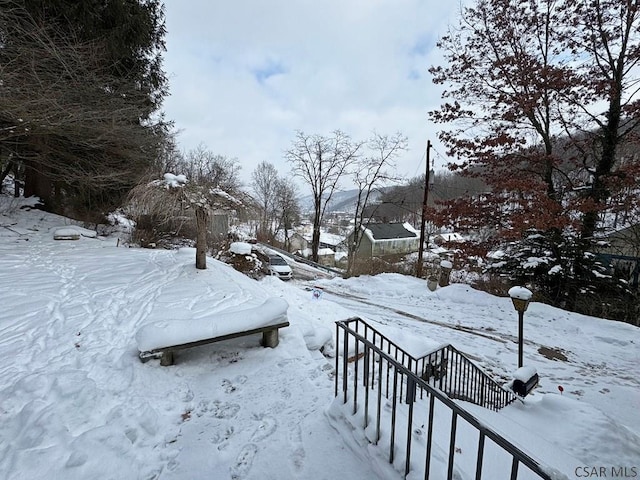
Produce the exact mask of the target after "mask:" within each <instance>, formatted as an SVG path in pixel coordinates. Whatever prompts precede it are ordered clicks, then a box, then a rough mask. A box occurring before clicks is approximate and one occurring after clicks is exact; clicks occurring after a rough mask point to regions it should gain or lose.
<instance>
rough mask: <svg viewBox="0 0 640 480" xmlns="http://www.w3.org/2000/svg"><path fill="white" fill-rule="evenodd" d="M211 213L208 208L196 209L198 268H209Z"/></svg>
mask: <svg viewBox="0 0 640 480" xmlns="http://www.w3.org/2000/svg"><path fill="white" fill-rule="evenodd" d="M208 220H209V212H207V209H206V208H203V207H196V231H197V233H196V268H197V269H198V270H205V269H206V268H207V223H208Z"/></svg>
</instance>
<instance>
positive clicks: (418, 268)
mask: <svg viewBox="0 0 640 480" xmlns="http://www.w3.org/2000/svg"><path fill="white" fill-rule="evenodd" d="M429 150H431V140H427V169H426V173H425V175H424V198H423V199H422V216H421V218H420V247H419V249H418V265H417V266H416V277H418V278H422V251H423V250H424V230H425V223H426V221H427V201H428V200H429Z"/></svg>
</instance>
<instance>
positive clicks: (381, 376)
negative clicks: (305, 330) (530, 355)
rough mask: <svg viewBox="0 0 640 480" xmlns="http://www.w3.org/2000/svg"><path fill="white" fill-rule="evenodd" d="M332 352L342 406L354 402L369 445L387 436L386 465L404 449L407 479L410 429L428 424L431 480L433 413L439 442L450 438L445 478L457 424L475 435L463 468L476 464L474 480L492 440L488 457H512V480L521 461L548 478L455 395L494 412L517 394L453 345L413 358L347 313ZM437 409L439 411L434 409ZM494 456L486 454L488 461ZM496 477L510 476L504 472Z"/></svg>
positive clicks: (536, 475) (452, 467)
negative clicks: (472, 449)
mask: <svg viewBox="0 0 640 480" xmlns="http://www.w3.org/2000/svg"><path fill="white" fill-rule="evenodd" d="M341 332H342V334H341ZM336 350H337V351H336V365H335V367H336V376H335V396H336V397H338V395H339V391H340V386H341V387H342V388H341V389H342V394H343V398H342V400H343V404H345V405H346V404H347V403H348V402H353V408H352V409H350V410H351V414H352V415H353V416H354V417H355V416H356V413H358V415H357V418H358V419H360V417H362V424H361V426H362V428H363V429H364V430H365V432H369V433H370V435H369V437H368V438H369V440H370V441H371V442H372V443H373V444H375V445H378V444H379V442H380V441H381V439H382V438H383V435H384V436H385V438H384V441H385V443H387V442H388V448H389V462H390V463H394V462H396V460H397V459H396V458H395V457H396V454H397V453H398V452H401V453H404V455H405V459H404V475H405V477H406V475H408V474H409V472H410V470H411V464H412V463H411V453H412V452H411V450H412V444H413V443H414V441H415V440H414V436H415V432H421V433H422V431H423V430H424V429H425V428H426V444H425V450H426V451H425V459H424V478H425V480H428V479H429V476H430V466H431V461H432V453H433V451H432V450H433V448H434V444H435V441H436V440H437V439H436V435H435V434H434V419H437V423H439V425H440V427H439V430H442V431H443V439H442V441H441V442H440V443H441V444H442V443H444V444H448V452H447V454H446V455H447V459H446V475H447V476H446V478H447V479H448V480H451V479H452V478H454V471H455V466H456V465H455V463H456V462H455V458H456V452H457V451H459V450H460V449H459V448H457V447H456V441H457V440H461V439H457V437H456V433H457V431H458V429H459V425H461V424H462V423H464V424H465V428H466V429H467V432H465V433H466V435H465V440H464V441H465V442H467V441H468V438H469V437H474V438H475V437H477V443H476V445H475V448H476V460H475V464H474V465H473V466H471V467H469V466H468V465H467V466H466V468H467V470H468V469H469V468H472V469H473V470H474V473H473V475H474V476H473V478H475V480H481V479H482V478H483V476H482V475H483V468H484V467H483V466H484V465H487V463H486V462H485V452H486V450H487V445H489V444H490V445H492V447H491V449H492V455H495V453H496V448H497V450H498V451H499V452H498V453H500V454H501V455H503V456H504V455H505V454H506V458H508V460H509V462H510V467H508V468H510V476H509V477H508V478H509V479H510V480H516V479H517V478H518V474H519V466H521V465H523V466H524V467H526V470H528V471H530V472H531V474H533V476H534V478H541V479H545V480H551V477H550V476H549V474H548V473H547V472H545V471H544V470H543V469H542V467H541V466H540V465H539V464H538V463H537V462H536V461H535V460H533V459H532V458H531V457H530V456H528V455H527V454H526V453H524V452H523V451H522V450H520V449H519V448H518V447H516V446H515V445H513V444H512V443H510V442H509V441H508V440H506V439H505V438H504V437H502V436H501V435H499V434H498V433H496V432H494V431H493V430H491V429H489V428H488V427H486V426H484V425H483V424H482V423H481V422H480V421H479V420H478V419H477V418H476V417H474V416H473V415H471V414H470V413H468V412H467V411H466V410H464V409H463V408H462V407H461V406H460V405H458V404H457V403H456V402H455V401H454V400H452V399H463V400H466V401H470V402H473V403H475V404H477V405H482V406H485V407H487V408H491V409H493V410H498V409H499V408H502V407H503V406H505V405H506V404H508V403H510V402H511V401H513V399H515V396H514V395H513V394H512V393H511V392H508V391H505V390H503V389H502V388H501V387H500V386H499V385H498V384H497V383H496V382H495V381H493V380H492V379H491V378H490V377H489V376H488V375H486V374H485V373H484V372H482V370H480V369H479V368H478V367H477V366H475V365H474V364H473V363H472V362H471V361H470V360H468V359H467V358H466V357H464V355H462V354H461V353H460V352H459V351H458V350H456V349H455V348H453V347H451V346H450V345H447V346H445V347H443V348H441V349H439V350H437V351H436V352H433V353H430V354H429V355H426V356H424V357H421V358H418V359H416V358H413V357H412V356H411V355H409V354H408V353H407V352H405V351H404V350H403V349H402V348H400V347H399V346H397V345H396V344H395V343H394V342H392V341H391V340H389V339H388V338H386V337H385V336H384V335H382V334H381V333H380V332H379V331H377V330H376V329H374V328H373V327H371V326H370V325H368V324H367V323H366V322H364V321H363V320H362V319H360V318H351V319H348V320H344V321H339V322H336ZM338 350H339V351H340V352H341V353H342V354H341V355H340V354H339V352H338ZM340 359H342V365H340ZM502 392H505V394H504V395H503V393H502ZM383 397H384V398H385V402H384V405H383ZM436 408H437V409H438V411H439V413H438V415H434V411H435V410H436ZM443 408H444V410H442V409H443ZM372 413H374V415H371V414H372ZM383 417H385V418H383ZM400 418H402V422H406V425H404V430H405V432H406V435H405V438H406V443H405V444H404V445H401V448H399V446H400V444H399V443H397V442H398V436H399V434H398V430H402V429H403V427H402V426H400V427H399V426H398V425H399V423H401V422H400V420H399V419H400ZM443 419H449V424H448V426H444V427H443V426H442V422H443ZM414 420H418V421H414ZM383 422H384V425H383ZM470 432H471V433H472V434H470ZM487 440H490V442H488V441H487ZM492 461H493V460H489V461H488V462H489V464H490V463H491V462H492ZM438 478H440V477H438ZM488 478H492V477H488ZM501 478H507V477H506V476H502V475H501Z"/></svg>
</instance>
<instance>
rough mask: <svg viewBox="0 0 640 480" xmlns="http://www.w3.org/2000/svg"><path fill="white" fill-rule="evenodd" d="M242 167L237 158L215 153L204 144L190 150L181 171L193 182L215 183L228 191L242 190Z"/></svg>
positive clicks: (201, 183)
mask: <svg viewBox="0 0 640 480" xmlns="http://www.w3.org/2000/svg"><path fill="white" fill-rule="evenodd" d="M240 169H241V167H240V164H239V163H238V160H237V159H235V158H228V157H225V156H223V155H218V154H215V153H213V152H212V151H210V150H208V149H207V148H206V147H205V146H204V145H203V144H200V145H198V146H197V147H196V148H195V149H192V150H189V151H188V152H187V153H186V155H184V160H183V164H182V166H181V171H183V172H184V174H185V175H186V176H187V178H188V179H189V180H190V181H191V182H194V183H197V184H198V185H213V186H215V187H217V188H221V189H223V190H225V191H228V192H238V191H239V190H240V187H241V186H242V182H241V181H240Z"/></svg>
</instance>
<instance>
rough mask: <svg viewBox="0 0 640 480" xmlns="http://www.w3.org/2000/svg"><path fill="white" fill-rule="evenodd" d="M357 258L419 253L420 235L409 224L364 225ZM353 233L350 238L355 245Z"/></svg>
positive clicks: (350, 241) (349, 240)
mask: <svg viewBox="0 0 640 480" xmlns="http://www.w3.org/2000/svg"><path fill="white" fill-rule="evenodd" d="M361 228H362V230H361V236H360V245H359V246H358V247H357V250H356V256H357V257H360V258H371V257H385V256H390V255H406V254H408V253H413V252H417V251H418V250H419V246H420V235H419V233H418V232H417V231H416V230H415V229H414V228H413V227H412V226H411V225H409V224H408V223H369V224H367V225H363V226H362V227H361ZM353 241H354V234H353V232H352V233H351V234H350V235H349V237H348V242H349V244H351V243H353Z"/></svg>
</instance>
